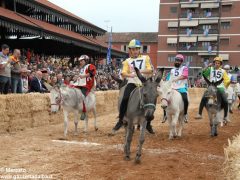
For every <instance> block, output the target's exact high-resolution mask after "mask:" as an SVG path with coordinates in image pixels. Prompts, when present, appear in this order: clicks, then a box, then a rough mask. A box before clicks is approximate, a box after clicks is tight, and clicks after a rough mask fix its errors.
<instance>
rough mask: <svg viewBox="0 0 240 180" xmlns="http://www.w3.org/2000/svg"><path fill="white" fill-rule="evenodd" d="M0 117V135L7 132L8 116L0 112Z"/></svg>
mask: <svg viewBox="0 0 240 180" xmlns="http://www.w3.org/2000/svg"><path fill="white" fill-rule="evenodd" d="M0 117H1V118H0V133H2V132H6V131H9V122H10V118H9V116H8V115H7V113H6V112H0Z"/></svg>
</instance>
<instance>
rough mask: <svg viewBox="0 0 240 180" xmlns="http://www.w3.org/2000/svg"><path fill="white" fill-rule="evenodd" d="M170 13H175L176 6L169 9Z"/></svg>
mask: <svg viewBox="0 0 240 180" xmlns="http://www.w3.org/2000/svg"><path fill="white" fill-rule="evenodd" d="M170 12H171V13H174V14H175V13H177V6H172V7H170Z"/></svg>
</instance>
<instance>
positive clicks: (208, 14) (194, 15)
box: [180, 11, 220, 19]
mask: <svg viewBox="0 0 240 180" xmlns="http://www.w3.org/2000/svg"><path fill="white" fill-rule="evenodd" d="M219 16H220V14H219V12H216V11H215V12H192V15H191V18H213V17H219ZM180 18H188V19H189V13H188V12H183V13H181V14H180Z"/></svg>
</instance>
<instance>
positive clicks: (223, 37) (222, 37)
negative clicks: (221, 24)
mask: <svg viewBox="0 0 240 180" xmlns="http://www.w3.org/2000/svg"><path fill="white" fill-rule="evenodd" d="M221 39H230V37H229V36H228V37H226V36H220V40H221Z"/></svg>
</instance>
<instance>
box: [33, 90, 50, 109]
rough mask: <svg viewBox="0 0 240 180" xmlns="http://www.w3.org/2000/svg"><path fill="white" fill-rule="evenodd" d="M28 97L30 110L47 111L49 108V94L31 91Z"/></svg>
mask: <svg viewBox="0 0 240 180" xmlns="http://www.w3.org/2000/svg"><path fill="white" fill-rule="evenodd" d="M29 97H30V99H31V100H30V103H31V104H32V106H31V110H32V111H34V112H35V111H48V110H49V109H50V99H49V94H40V93H31V94H29Z"/></svg>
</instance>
